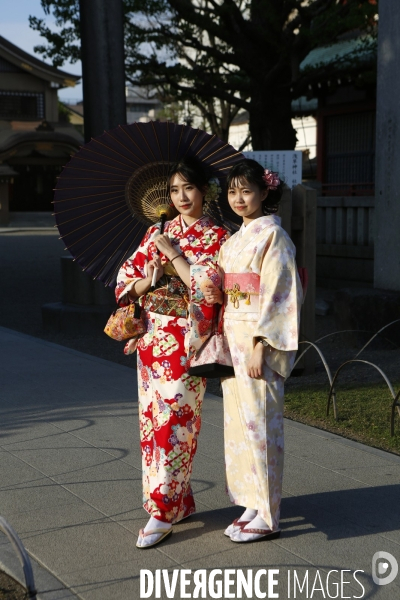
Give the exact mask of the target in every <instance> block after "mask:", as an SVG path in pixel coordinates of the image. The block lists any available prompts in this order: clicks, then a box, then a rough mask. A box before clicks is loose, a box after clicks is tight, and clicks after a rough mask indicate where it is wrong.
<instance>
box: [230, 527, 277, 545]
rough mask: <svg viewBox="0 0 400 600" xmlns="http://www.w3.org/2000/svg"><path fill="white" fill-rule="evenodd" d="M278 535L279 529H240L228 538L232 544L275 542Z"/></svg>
mask: <svg viewBox="0 0 400 600" xmlns="http://www.w3.org/2000/svg"><path fill="white" fill-rule="evenodd" d="M280 535H281V530H280V529H276V530H275V531H271V530H270V529H244V528H243V527H241V528H240V529H239V530H236V531H235V532H234V533H232V535H231V536H230V538H231V540H232V542H240V543H249V542H261V541H262V540H276V539H277V538H278V537H279V536H280ZM243 536H244V537H243Z"/></svg>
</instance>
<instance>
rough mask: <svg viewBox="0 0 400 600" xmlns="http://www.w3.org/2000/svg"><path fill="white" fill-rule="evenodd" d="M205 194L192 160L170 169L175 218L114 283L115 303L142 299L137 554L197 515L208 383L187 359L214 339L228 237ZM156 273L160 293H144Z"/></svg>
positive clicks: (151, 232)
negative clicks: (221, 257)
mask: <svg viewBox="0 0 400 600" xmlns="http://www.w3.org/2000/svg"><path fill="white" fill-rule="evenodd" d="M213 186H214V188H215V183H212V184H211V187H213ZM209 189H210V186H209V182H208V180H207V177H206V175H205V173H204V170H203V168H202V165H201V163H199V162H198V161H197V160H195V159H188V158H186V159H183V160H182V161H180V162H179V163H177V164H175V165H174V166H173V167H172V168H171V171H170V174H169V194H170V197H171V201H172V203H173V205H174V206H175V208H176V209H177V211H178V212H179V213H180V214H179V215H178V216H177V217H176V218H174V219H172V220H171V221H167V222H166V224H165V227H164V233H163V235H160V234H159V226H158V225H154V226H152V227H150V228H149V229H148V231H147V233H146V235H145V236H144V238H143V240H142V242H141V244H140V246H139V248H138V249H137V250H136V252H135V253H134V254H133V255H132V256H131V257H130V258H129V260H127V261H126V262H125V263H124V264H123V265H122V267H121V269H120V271H119V274H118V278H117V287H116V297H117V302H118V303H119V304H120V305H124V304H127V303H129V302H132V301H135V300H137V299H138V297H140V298H141V300H140V302H141V304H142V306H143V308H144V310H145V316H146V322H147V333H146V334H145V335H144V337H142V338H141V339H140V340H139V342H138V344H137V347H138V360H137V363H138V387H139V419H140V440H141V450H142V466H143V494H144V508H145V509H146V511H147V512H148V513H149V514H150V519H149V521H148V523H147V525H146V527H145V528H144V529H141V530H140V532H139V538H138V542H137V544H136V545H137V546H138V547H139V548H148V547H150V546H154V545H155V544H158V543H159V542H161V541H162V540H163V539H165V537H167V536H168V535H169V534H170V533H171V531H172V524H173V523H177V522H179V521H181V520H182V519H184V518H186V517H188V516H189V515H191V514H192V513H194V512H195V503H194V499H193V492H192V489H191V486H190V476H191V472H192V462H193V458H194V455H195V453H196V447H197V437H198V435H199V432H200V425H201V406H202V400H203V396H204V391H205V384H206V380H205V379H202V378H199V377H193V376H189V375H188V373H187V369H188V366H187V358H188V354H189V351H190V349H192V350H193V349H194V348H198V347H200V346H201V344H202V343H203V342H204V340H205V339H207V337H208V336H209V335H210V332H211V327H212V321H213V317H214V310H215V309H214V307H213V306H212V305H209V304H207V303H206V302H205V300H204V295H203V291H204V289H205V286H206V285H207V284H210V282H213V283H214V284H215V285H217V286H220V285H221V282H220V280H219V276H218V274H217V271H216V264H217V260H218V254H219V249H220V246H221V244H223V242H224V241H225V240H226V237H227V233H226V231H225V230H224V229H222V228H221V227H219V226H217V225H215V224H214V223H213V221H212V220H211V219H210V218H209V217H208V216H205V215H204V214H203V204H204V198H205V196H206V194H207V190H209ZM155 268H156V269H157V270H158V272H157V279H158V280H157V285H156V289H155V291H154V292H149V290H150V286H151V281H152V276H153V271H154V269H155ZM135 344H136V342H135Z"/></svg>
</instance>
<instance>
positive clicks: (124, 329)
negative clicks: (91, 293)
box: [104, 302, 146, 342]
mask: <svg viewBox="0 0 400 600" xmlns="http://www.w3.org/2000/svg"><path fill="white" fill-rule="evenodd" d="M104 332H105V333H106V334H107V335H108V336H110V337H111V338H112V339H113V340H117V341H118V342H121V341H122V340H127V339H130V338H138V337H141V336H142V335H144V334H145V333H146V324H145V322H144V319H143V318H142V308H141V307H140V306H139V304H138V303H137V302H134V303H132V304H128V306H122V307H121V308H118V309H116V310H115V311H114V312H113V313H112V315H111V316H110V318H109V319H108V321H107V324H106V326H105V328H104Z"/></svg>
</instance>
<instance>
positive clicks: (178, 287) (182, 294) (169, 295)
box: [143, 273, 189, 318]
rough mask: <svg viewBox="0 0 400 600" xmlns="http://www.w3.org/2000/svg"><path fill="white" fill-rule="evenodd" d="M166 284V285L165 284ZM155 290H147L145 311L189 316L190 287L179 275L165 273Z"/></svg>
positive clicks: (144, 304)
mask: <svg viewBox="0 0 400 600" xmlns="http://www.w3.org/2000/svg"><path fill="white" fill-rule="evenodd" d="M163 284H164V285H163ZM157 286H160V287H156V289H155V290H154V292H147V294H146V295H145V297H144V302H143V308H144V310H145V311H148V312H154V313H157V314H159V315H168V316H170V317H184V318H187V316H188V306H189V297H188V289H187V287H186V285H185V284H184V283H183V281H182V280H181V279H180V278H179V277H176V276H175V277H174V276H172V277H171V275H169V274H168V275H166V274H165V273H164V275H163V276H162V277H161V278H160V279H159V280H158V282H157Z"/></svg>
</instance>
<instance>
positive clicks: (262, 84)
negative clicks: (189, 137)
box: [30, 0, 377, 150]
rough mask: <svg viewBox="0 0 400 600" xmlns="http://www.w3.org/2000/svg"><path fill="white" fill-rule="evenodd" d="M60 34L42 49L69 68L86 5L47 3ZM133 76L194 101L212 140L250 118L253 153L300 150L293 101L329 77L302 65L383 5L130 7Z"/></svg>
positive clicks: (199, 0)
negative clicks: (244, 114) (239, 117)
mask: <svg viewBox="0 0 400 600" xmlns="http://www.w3.org/2000/svg"><path fill="white" fill-rule="evenodd" d="M42 6H43V8H44V10H45V11H46V12H47V13H48V14H49V13H51V12H52V13H53V14H54V16H55V18H56V24H57V26H58V27H59V31H58V32H57V33H55V32H53V31H50V29H49V28H48V27H46V25H45V23H44V21H43V20H40V19H37V18H35V17H30V23H31V26H32V27H33V28H34V29H36V30H37V31H39V32H40V34H41V35H42V36H43V37H44V38H45V39H46V40H47V45H42V46H39V47H37V48H36V50H37V51H38V52H41V53H42V54H43V55H44V56H46V57H49V58H51V59H52V60H53V63H54V64H55V65H62V64H63V62H64V61H65V60H66V59H67V58H68V59H70V60H77V59H78V58H79V14H78V13H79V1H78V0H42ZM124 7H125V52H126V76H127V79H128V80H129V81H130V82H132V83H133V84H137V85H146V86H150V87H153V88H154V89H157V90H158V92H159V93H160V95H161V96H162V97H163V98H173V99H174V101H175V102H182V101H185V100H190V102H191V103H192V104H194V105H196V106H197V107H198V108H199V110H200V112H201V114H202V115H203V117H204V119H205V120H206V121H207V122H208V123H209V125H210V128H211V130H212V131H214V132H216V133H218V134H219V135H220V136H221V137H222V138H224V139H226V138H227V132H228V130H229V125H230V123H231V121H232V119H233V118H234V116H235V115H236V114H237V112H238V111H239V110H241V109H243V110H247V111H248V112H249V124H250V132H251V137H252V144H253V148H254V149H264V150H265V149H275V150H279V149H288V148H294V147H295V143H296V136H295V132H294V130H293V127H292V124H291V100H292V98H293V97H294V96H296V95H299V93H300V91H301V90H302V89H303V88H304V82H305V81H306V82H308V83H309V82H310V80H311V79H312V78H313V77H314V78H315V77H316V76H317V77H319V76H322V74H321V69H320V70H319V71H318V69H317V70H316V71H315V73H311V72H310V70H309V71H308V72H307V73H305V74H302V73H301V72H300V64H301V62H302V60H303V59H304V58H305V57H306V56H307V54H308V53H309V52H310V51H311V50H312V49H313V48H315V47H317V46H319V45H326V44H329V43H333V42H335V41H336V40H337V39H338V38H339V37H340V36H341V35H343V34H345V33H347V32H349V31H351V30H357V31H363V30H367V31H368V30H369V31H371V30H372V29H373V24H374V17H375V15H376V12H377V0H124Z"/></svg>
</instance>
